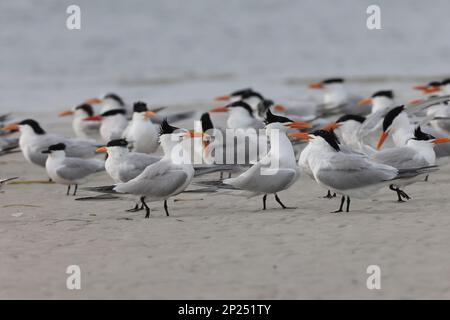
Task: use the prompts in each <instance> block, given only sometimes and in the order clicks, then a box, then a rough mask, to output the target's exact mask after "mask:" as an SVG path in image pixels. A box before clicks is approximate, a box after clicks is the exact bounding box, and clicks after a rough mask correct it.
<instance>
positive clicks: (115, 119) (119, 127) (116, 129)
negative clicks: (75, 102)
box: [83, 109, 128, 143]
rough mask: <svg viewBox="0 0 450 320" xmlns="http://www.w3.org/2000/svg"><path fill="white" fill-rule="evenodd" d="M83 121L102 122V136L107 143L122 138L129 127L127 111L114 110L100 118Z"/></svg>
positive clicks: (93, 117) (99, 116)
mask: <svg viewBox="0 0 450 320" xmlns="http://www.w3.org/2000/svg"><path fill="white" fill-rule="evenodd" d="M83 121H101V124H100V136H101V137H102V139H103V141H104V142H105V143H107V142H108V141H111V140H115V139H120V138H122V135H123V133H124V131H125V129H126V128H127V126H128V120H127V118H126V116H125V109H112V110H109V111H106V112H104V113H102V114H101V115H98V116H92V117H86V118H84V119H83Z"/></svg>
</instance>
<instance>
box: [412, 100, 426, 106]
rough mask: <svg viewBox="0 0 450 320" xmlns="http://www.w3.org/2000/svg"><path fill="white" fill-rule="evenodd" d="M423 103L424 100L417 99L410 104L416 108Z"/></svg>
mask: <svg viewBox="0 0 450 320" xmlns="http://www.w3.org/2000/svg"><path fill="white" fill-rule="evenodd" d="M422 102H424V100H423V99H415V100H411V101H410V102H409V104H410V105H413V106H414V105H417V104H420V103H422Z"/></svg>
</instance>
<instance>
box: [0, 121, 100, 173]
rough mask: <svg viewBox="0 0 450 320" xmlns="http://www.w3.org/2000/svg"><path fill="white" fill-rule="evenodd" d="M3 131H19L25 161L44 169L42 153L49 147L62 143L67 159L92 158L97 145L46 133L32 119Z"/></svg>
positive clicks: (93, 142)
mask: <svg viewBox="0 0 450 320" xmlns="http://www.w3.org/2000/svg"><path fill="white" fill-rule="evenodd" d="M4 130H8V131H20V138H19V146H20V149H21V151H22V153H23V156H24V157H25V159H26V160H27V161H28V162H30V163H33V164H36V165H38V166H41V167H45V162H46V160H47V155H46V154H43V153H42V151H44V150H47V149H48V147H49V146H51V145H54V144H57V143H64V144H65V145H66V154H67V156H68V157H76V158H92V157H95V155H96V153H95V150H96V149H97V147H98V146H97V144H96V142H95V141H93V140H85V139H79V138H74V139H69V138H66V137H64V136H61V135H58V134H51V133H47V132H46V131H45V130H44V129H42V127H41V126H40V125H39V123H38V122H37V121H35V120H32V119H26V120H23V121H21V122H19V123H14V124H10V125H8V126H6V127H5V128H4Z"/></svg>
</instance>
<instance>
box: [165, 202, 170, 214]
mask: <svg viewBox="0 0 450 320" xmlns="http://www.w3.org/2000/svg"><path fill="white" fill-rule="evenodd" d="M164 211H166V216H169V210H168V209H167V200H164Z"/></svg>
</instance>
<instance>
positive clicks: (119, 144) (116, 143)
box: [106, 139, 128, 148]
mask: <svg viewBox="0 0 450 320" xmlns="http://www.w3.org/2000/svg"><path fill="white" fill-rule="evenodd" d="M106 146H107V147H124V148H126V147H127V146H128V142H127V140H125V139H115V140H111V141H109V142H108V143H107V144H106Z"/></svg>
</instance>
